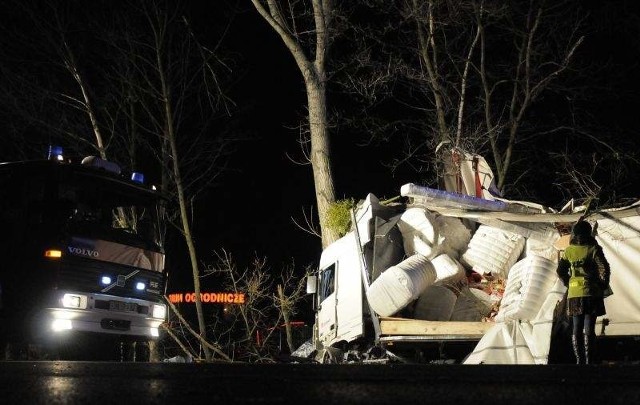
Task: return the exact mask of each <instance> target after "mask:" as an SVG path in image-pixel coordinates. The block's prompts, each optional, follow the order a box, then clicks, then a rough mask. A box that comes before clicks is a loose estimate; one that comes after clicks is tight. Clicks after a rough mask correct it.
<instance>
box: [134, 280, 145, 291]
mask: <svg viewBox="0 0 640 405" xmlns="http://www.w3.org/2000/svg"><path fill="white" fill-rule="evenodd" d="M145 287H146V285H145V284H144V283H143V282H142V281H138V282H137V283H136V290H138V291H142V290H144V288H145Z"/></svg>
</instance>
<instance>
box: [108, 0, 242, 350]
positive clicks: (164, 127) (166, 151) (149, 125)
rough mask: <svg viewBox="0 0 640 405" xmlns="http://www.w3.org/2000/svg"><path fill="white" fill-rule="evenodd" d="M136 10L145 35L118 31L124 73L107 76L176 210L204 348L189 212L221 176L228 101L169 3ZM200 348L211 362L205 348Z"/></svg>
mask: <svg viewBox="0 0 640 405" xmlns="http://www.w3.org/2000/svg"><path fill="white" fill-rule="evenodd" d="M138 4H139V8H138V9H137V10H138V13H139V14H138V15H139V16H141V17H142V18H143V20H144V21H145V22H146V27H145V29H143V30H142V31H136V30H135V29H133V28H132V29H130V30H125V31H124V34H125V35H122V36H121V38H119V39H118V38H117V37H116V39H115V43H116V44H117V46H119V49H120V50H121V55H122V57H123V60H124V64H126V65H128V66H129V69H127V70H124V71H122V70H119V71H114V73H113V75H114V77H115V78H116V79H117V81H116V82H118V83H123V84H124V87H123V89H124V90H125V91H126V92H127V94H125V95H129V92H131V94H132V95H133V96H134V97H135V103H134V104H133V105H131V106H130V108H129V109H127V110H124V111H122V115H123V117H124V121H125V122H127V123H130V125H131V127H132V128H137V130H138V131H140V132H141V133H142V134H143V135H144V138H145V139H147V140H148V141H147V146H148V148H147V149H146V150H148V151H149V152H151V154H152V155H153V156H154V157H155V158H156V162H157V163H158V164H159V165H160V168H161V172H162V179H163V183H162V185H161V188H162V191H163V192H165V193H167V194H169V195H171V196H173V197H174V198H175V201H176V203H177V206H176V208H177V209H176V210H175V211H174V210H169V211H168V213H167V214H168V217H169V219H171V220H172V222H173V223H174V225H175V226H176V228H177V229H178V230H179V232H180V234H181V235H182V237H183V239H184V241H185V243H186V246H187V250H188V254H189V263H190V266H191V272H192V280H193V285H194V291H195V297H196V309H197V318H198V329H199V333H200V338H201V340H202V341H203V342H206V341H207V334H206V323H205V319H204V315H203V309H202V302H201V299H200V292H201V286H200V277H201V271H200V268H199V264H200V261H199V259H198V252H197V249H196V243H195V236H194V234H193V231H192V224H193V217H192V215H193V214H192V212H193V202H194V200H195V199H196V197H197V195H198V193H199V192H201V191H202V190H203V189H204V188H206V187H207V186H209V185H211V184H213V182H214V181H215V179H216V178H217V177H218V176H219V175H220V174H221V173H222V171H223V169H224V165H225V162H226V160H225V158H226V155H227V153H228V146H229V145H230V143H231V142H232V138H231V137H227V136H226V134H225V133H224V132H221V133H219V134H213V133H212V127H211V123H212V120H213V119H214V118H216V117H220V116H221V115H224V114H227V113H228V109H227V106H228V103H229V102H230V101H229V100H228V99H227V98H226V97H225V95H224V92H223V88H222V81H223V80H224V79H223V77H222V76H223V75H222V74H221V73H220V72H221V71H225V70H226V66H225V65H224V63H223V62H222V60H221V59H220V58H219V57H218V56H217V55H216V53H215V52H213V51H211V50H209V49H208V48H206V47H205V46H203V45H202V44H201V43H200V42H199V41H198V40H197V39H196V37H195V35H194V33H193V32H192V31H191V28H190V26H189V23H188V21H187V19H186V18H185V17H183V15H182V14H181V13H180V9H179V8H174V7H173V6H171V5H170V4H169V3H151V4H148V3H145V2H140V3H138ZM130 27H131V26H130ZM120 72H124V73H125V74H119V73H120ZM130 72H131V74H127V73H130ZM123 98H125V97H123ZM173 213H175V214H176V215H175V216H174V214H173ZM202 347H203V351H204V353H205V358H206V359H207V360H210V359H211V351H210V347H209V345H207V344H203V346H202Z"/></svg>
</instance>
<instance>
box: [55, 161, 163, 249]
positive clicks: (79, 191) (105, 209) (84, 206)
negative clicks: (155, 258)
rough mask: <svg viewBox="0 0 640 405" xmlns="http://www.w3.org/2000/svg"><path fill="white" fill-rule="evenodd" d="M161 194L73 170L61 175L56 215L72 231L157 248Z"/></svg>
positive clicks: (58, 220) (56, 201) (159, 240)
mask: <svg viewBox="0 0 640 405" xmlns="http://www.w3.org/2000/svg"><path fill="white" fill-rule="evenodd" d="M158 200H159V199H158V197H157V196H156V195H155V194H154V193H152V192H149V191H146V190H141V189H139V188H137V187H136V186H134V185H130V184H127V183H124V182H120V181H116V180H113V179H110V178H105V177H102V176H96V175H88V174H86V173H71V174H70V175H69V176H66V177H65V178H63V179H61V180H60V182H59V184H58V187H57V195H56V197H55V205H56V208H57V209H56V210H55V213H56V214H55V215H56V216H57V218H56V219H57V221H56V222H58V223H60V222H62V223H63V224H64V225H65V226H66V227H67V228H68V229H69V230H70V231H71V232H73V233H78V234H82V235H85V236H93V237H97V238H100V239H106V240H111V241H114V242H119V243H125V244H128V245H133V246H139V247H143V248H147V249H154V250H157V249H158V248H159V247H160V246H161V239H160V232H159V226H158V225H159V221H158V211H157V208H158V206H157V205H158V202H159V201H158Z"/></svg>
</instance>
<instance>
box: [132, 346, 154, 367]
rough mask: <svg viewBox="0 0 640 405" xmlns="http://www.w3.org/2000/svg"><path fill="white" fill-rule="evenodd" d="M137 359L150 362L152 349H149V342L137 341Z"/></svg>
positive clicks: (135, 347)
mask: <svg viewBox="0 0 640 405" xmlns="http://www.w3.org/2000/svg"><path fill="white" fill-rule="evenodd" d="M134 349H135V361H136V362H144V363H147V362H149V360H150V358H151V351H150V350H149V343H147V342H135V343H134Z"/></svg>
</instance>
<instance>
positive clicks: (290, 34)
mask: <svg viewBox="0 0 640 405" xmlns="http://www.w3.org/2000/svg"><path fill="white" fill-rule="evenodd" d="M251 1H252V3H253V5H254V6H255V8H256V10H257V11H258V13H259V14H260V16H262V18H263V19H264V20H265V21H266V22H267V23H268V24H269V25H270V26H271V28H273V30H274V31H275V32H276V33H277V34H278V35H279V36H280V38H281V39H282V42H283V43H284V45H285V46H286V47H287V49H288V50H289V52H290V53H291V55H292V56H293V58H294V60H295V62H296V65H297V66H298V69H299V70H300V73H301V74H302V77H303V79H304V83H305V90H306V93H307V108H308V111H309V117H308V124H309V136H310V151H309V161H310V162H311V167H312V170H313V181H314V184H315V193H316V202H317V205H318V217H319V219H320V229H321V234H322V245H323V246H327V245H328V244H329V243H331V242H333V241H334V240H336V239H337V234H336V232H335V231H334V230H332V229H331V228H330V227H328V226H326V213H327V210H328V209H329V207H330V205H331V204H332V203H333V202H334V201H335V190H334V181H333V175H332V171H331V150H330V142H329V140H330V134H329V122H328V117H327V96H326V91H327V57H328V48H329V44H330V39H331V38H330V32H331V24H332V18H333V12H334V8H333V4H332V2H331V0H312V1H302V0H287V1H277V0H251Z"/></svg>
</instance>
